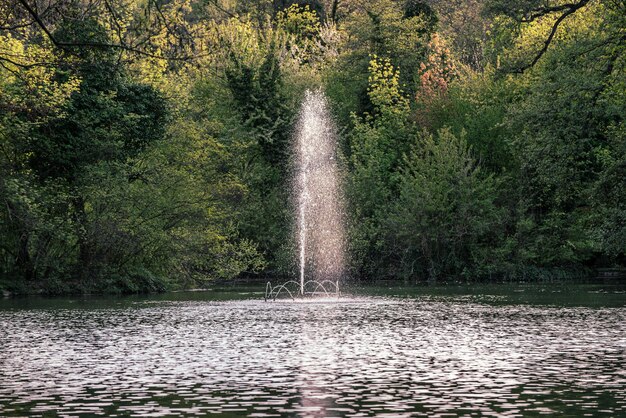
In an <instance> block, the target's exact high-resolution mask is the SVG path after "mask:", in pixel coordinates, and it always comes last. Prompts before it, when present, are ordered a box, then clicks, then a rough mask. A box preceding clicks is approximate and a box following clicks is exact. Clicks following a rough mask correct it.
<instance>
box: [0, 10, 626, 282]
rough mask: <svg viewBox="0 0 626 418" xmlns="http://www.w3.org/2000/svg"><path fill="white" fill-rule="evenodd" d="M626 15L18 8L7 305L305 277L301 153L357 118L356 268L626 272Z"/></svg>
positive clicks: (351, 180)
mask: <svg viewBox="0 0 626 418" xmlns="http://www.w3.org/2000/svg"><path fill="white" fill-rule="evenodd" d="M624 16H626V3H624V2H623V1H609V0H605V1H603V0H595V1H594V0H579V1H578V2H565V1H549V2H545V1H541V2H539V1H523V2H509V1H507V2H501V1H499V0H466V1H460V0H459V1H457V0H441V1H435V0H430V1H416V0H410V1H407V2H403V1H392V0H383V1H369V0H360V1H357V0H339V1H312V2H311V1H308V2H307V1H300V2H291V1H290V2H275V1H268V0H255V1H245V2H240V1H236V0H223V1H206V2H194V1H189V0H167V1H160V0H158V1H154V2H148V3H143V2H136V1H134V0H115V1H105V2H102V3H97V2H96V3H93V2H90V3H86V2H83V1H80V0H72V1H63V2H54V1H52V2H50V1H46V2H44V1H40V0H9V1H7V2H4V3H3V4H2V6H0V288H3V289H9V290H13V291H18V292H19V291H29V292H30V291H44V292H47V293H63V292H94V291H96V292H97V291H106V292H110V291H113V292H139V291H158V290H164V289H171V288H180V287H190V286H198V285H203V284H205V283H206V282H207V281H210V280H214V279H228V278H232V277H237V276H241V275H257V274H262V275H281V276H289V275H293V274H294V272H295V270H296V265H295V262H296V261H295V257H294V242H293V240H292V239H291V235H292V233H291V230H292V227H291V225H292V215H291V213H292V210H291V209H290V207H289V202H290V199H289V173H290V169H291V167H290V158H289V156H290V152H291V151H290V146H291V145H290V139H291V135H292V131H293V123H294V120H295V117H296V114H295V113H296V112H297V109H298V103H299V101H300V98H301V96H302V93H303V91H304V90H305V89H306V88H311V87H315V86H319V85H323V86H324V88H325V91H326V94H327V95H328V97H329V99H330V101H331V103H332V106H333V110H334V114H335V116H336V122H337V125H338V127H339V131H340V147H341V150H342V154H343V170H344V173H345V188H346V194H347V198H348V202H349V213H348V214H347V219H348V230H349V238H348V239H349V246H350V269H349V270H350V275H351V276H352V278H353V279H356V280H372V279H377V278H385V279H389V278H395V279H404V280H407V281H423V280H438V279H448V278H454V279H459V278H462V279H468V280H477V279H484V278H492V279H494V278H495V279H512V280H517V279H524V280H531V279H537V278H550V277H572V276H583V275H587V274H589V272H590V271H591V269H594V268H598V267H619V266H624V264H625V261H626V260H625V252H626V226H625V225H626V187H625V186H626V184H625V180H624V179H625V178H626V128H625V126H624V115H625V114H626V96H625V92H626V71H625V54H624V51H625V49H626V34H625V32H624V28H625V27H626V18H625V17H624Z"/></svg>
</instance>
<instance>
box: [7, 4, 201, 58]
mask: <svg viewBox="0 0 626 418" xmlns="http://www.w3.org/2000/svg"><path fill="white" fill-rule="evenodd" d="M18 2H19V3H20V4H21V5H22V6H23V7H24V9H26V11H27V12H28V14H29V15H30V16H31V17H32V18H33V20H34V21H35V23H36V24H37V26H39V27H40V28H41V30H42V31H43V32H44V33H45V34H46V36H47V37H48V39H50V41H51V42H52V44H53V45H54V46H56V47H57V48H60V49H67V48H71V47H79V48H80V47H85V48H113V49H121V50H124V51H129V52H134V53H136V54H140V55H144V56H147V57H150V58H155V59H162V60H168V61H190V60H193V59H197V58H202V57H205V56H208V54H199V55H186V56H179V57H169V56H164V55H159V54H153V53H150V52H147V51H144V50H141V49H137V48H135V47H133V46H130V45H126V44H125V43H123V42H122V40H121V39H120V43H119V44H113V43H106V42H62V41H59V40H58V39H56V38H55V37H54V35H53V34H52V33H51V32H50V30H49V29H48V27H47V26H46V24H45V23H44V22H43V21H42V19H41V17H40V16H39V14H38V13H37V12H36V11H35V10H33V8H32V7H31V6H30V5H29V4H28V3H27V2H26V0H18Z"/></svg>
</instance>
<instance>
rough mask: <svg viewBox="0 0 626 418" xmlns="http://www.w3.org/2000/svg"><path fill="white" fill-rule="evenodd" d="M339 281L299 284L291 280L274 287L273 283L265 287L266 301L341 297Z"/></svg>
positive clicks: (312, 281)
mask: <svg viewBox="0 0 626 418" xmlns="http://www.w3.org/2000/svg"><path fill="white" fill-rule="evenodd" d="M340 295H341V293H340V291H339V280H337V281H334V282H333V281H331V280H323V281H321V282H319V281H317V280H309V281H307V282H304V283H299V282H297V281H295V280H289V281H288V282H286V283H283V284H279V285H277V286H272V283H271V282H267V284H266V285H265V301H266V302H267V301H268V300H270V301H275V300H276V299H277V298H279V297H280V298H290V299H291V300H296V298H313V297H327V298H330V297H339V296H340Z"/></svg>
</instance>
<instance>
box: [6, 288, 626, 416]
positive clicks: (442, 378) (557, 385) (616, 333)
mask: <svg viewBox="0 0 626 418" xmlns="http://www.w3.org/2000/svg"><path fill="white" fill-rule="evenodd" d="M0 343H1V344H0V415H1V416H12V415H35V416H36V415H48V414H49V415H50V416H56V414H58V415H59V416H63V415H81V416H85V415H92V414H93V415H106V416H115V415H124V416H131V415H132V416H163V415H167V416H175V415H186V416H189V415H199V416H200V415H206V414H207V413H222V414H226V413H228V414H229V415H242V416H245V415H247V416H257V417H262V416H277V415H300V416H373V415H385V414H388V415H392V416H405V415H406V416H420V415H429V416H436V415H438V414H442V415H445V414H448V415H450V414H451V416H456V415H466V416H478V415H488V414H492V415H503V416H509V415H510V416H515V415H542V414H545V415H555V414H559V415H563V414H567V415H576V416H581V415H583V414H585V413H589V414H593V415H595V416H597V415H605V416H618V415H624V414H626V308H624V307H614V308H580V307H550V306H532V305H499V306H496V305H493V304H485V303H477V302H475V301H467V300H462V299H461V300H459V299H454V298H453V299H446V298H436V297H435V298H433V297H430V298H423V297H418V298H415V299H413V298H411V299H397V298H382V297H370V298H362V299H351V300H343V301H341V302H325V303H291V302H280V303H264V302H259V301H254V300H247V301H219V302H217V301H213V302H211V301H187V302H184V301H176V302H166V301H161V302H158V303H144V302H140V303H134V304H129V305H124V306H119V307H113V308H111V307H109V308H102V307H100V308H98V309H66V308H62V309H59V308H56V309H50V308H48V309H30V310H24V309H5V310H0ZM46 412H47V413H46Z"/></svg>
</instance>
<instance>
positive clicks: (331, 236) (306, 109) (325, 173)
mask: <svg viewBox="0 0 626 418" xmlns="http://www.w3.org/2000/svg"><path fill="white" fill-rule="evenodd" d="M336 138H337V135H336V133H335V130H334V125H333V122H332V118H331V116H330V112H329V110H328V103H327V100H326V97H325V96H324V93H323V92H322V91H321V90H319V89H318V90H315V91H310V90H307V91H306V93H305V97H304V101H303V102H302V107H301V109H300V114H299V118H298V123H297V126H296V135H295V141H294V150H293V160H294V161H293V162H294V177H293V190H294V206H295V207H296V228H295V230H296V240H297V243H298V264H299V267H300V280H299V282H298V281H296V280H289V281H288V282H286V283H283V284H280V285H278V286H272V284H271V283H269V282H268V283H267V285H266V290H265V300H275V299H276V298H277V297H278V296H280V295H281V294H283V295H287V296H290V297H291V298H295V297H305V296H320V295H323V296H338V295H339V280H340V279H341V276H342V275H343V273H344V262H345V239H344V219H343V213H344V211H343V193H342V187H341V178H340V174H339V164H338V161H337V149H336V148H337V144H336Z"/></svg>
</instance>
